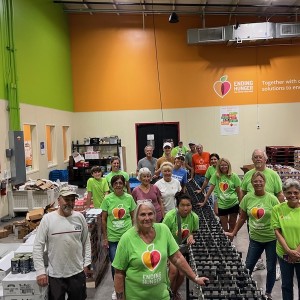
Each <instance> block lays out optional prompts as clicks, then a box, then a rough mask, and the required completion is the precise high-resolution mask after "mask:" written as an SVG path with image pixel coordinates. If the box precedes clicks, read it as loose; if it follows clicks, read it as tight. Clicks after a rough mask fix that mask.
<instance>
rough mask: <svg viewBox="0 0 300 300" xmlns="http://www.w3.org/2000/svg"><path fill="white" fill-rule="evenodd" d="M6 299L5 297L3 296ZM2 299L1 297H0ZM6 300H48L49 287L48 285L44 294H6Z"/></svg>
mask: <svg viewBox="0 0 300 300" xmlns="http://www.w3.org/2000/svg"><path fill="white" fill-rule="evenodd" d="M3 299H4V298H3ZM0 300H1V298H0ZM5 300H48V288H47V287H46V290H45V292H44V293H43V294H42V295H31V296H21V295H17V296H5Z"/></svg>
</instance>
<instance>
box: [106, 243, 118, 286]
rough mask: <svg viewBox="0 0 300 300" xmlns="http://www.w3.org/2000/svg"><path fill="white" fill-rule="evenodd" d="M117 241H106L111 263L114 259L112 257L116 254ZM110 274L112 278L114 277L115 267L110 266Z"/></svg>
mask: <svg viewBox="0 0 300 300" xmlns="http://www.w3.org/2000/svg"><path fill="white" fill-rule="evenodd" d="M118 243H119V242H108V245H109V248H108V256H109V260H110V262H111V263H112V262H113V261H114V258H115V256H116V251H117V246H118ZM111 275H112V278H113V280H114V279H115V268H114V267H113V266H111Z"/></svg>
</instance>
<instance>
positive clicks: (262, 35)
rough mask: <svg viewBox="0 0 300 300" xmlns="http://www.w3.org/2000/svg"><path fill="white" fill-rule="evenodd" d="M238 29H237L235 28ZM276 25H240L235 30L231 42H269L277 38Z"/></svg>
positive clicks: (268, 23) (267, 23)
mask: <svg viewBox="0 0 300 300" xmlns="http://www.w3.org/2000/svg"><path fill="white" fill-rule="evenodd" d="M235 28H236V27H235ZM275 30H276V28H275V24H274V23H270V22H263V23H249V24H240V25H238V27H237V28H236V29H234V30H233V35H232V38H231V39H230V41H236V42H237V43H242V42H243V41H256V40H269V39H273V38H275Z"/></svg>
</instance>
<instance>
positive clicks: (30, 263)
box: [29, 255, 35, 272]
mask: <svg viewBox="0 0 300 300" xmlns="http://www.w3.org/2000/svg"><path fill="white" fill-rule="evenodd" d="M29 268H30V272H34V271H35V268H34V263H33V256H32V255H30V256H29Z"/></svg>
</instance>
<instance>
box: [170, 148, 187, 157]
mask: <svg viewBox="0 0 300 300" xmlns="http://www.w3.org/2000/svg"><path fill="white" fill-rule="evenodd" d="M188 151H189V149H188V148H187V147H186V146H182V148H179V146H176V147H175V148H173V149H172V151H171V156H173V157H175V156H176V155H177V154H183V155H186V154H187V152H188Z"/></svg>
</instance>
